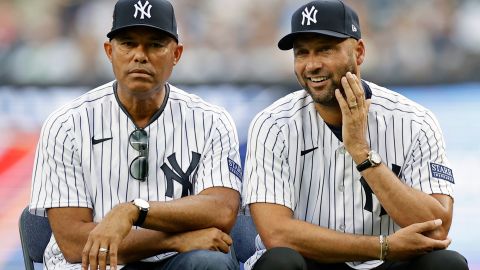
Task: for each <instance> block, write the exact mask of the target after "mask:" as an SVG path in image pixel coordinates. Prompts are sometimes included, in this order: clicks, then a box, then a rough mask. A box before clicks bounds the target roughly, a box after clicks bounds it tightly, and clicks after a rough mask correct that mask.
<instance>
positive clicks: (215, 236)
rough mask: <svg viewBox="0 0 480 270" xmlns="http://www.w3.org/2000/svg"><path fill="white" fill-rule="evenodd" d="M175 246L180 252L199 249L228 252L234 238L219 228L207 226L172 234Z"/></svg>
mask: <svg viewBox="0 0 480 270" xmlns="http://www.w3.org/2000/svg"><path fill="white" fill-rule="evenodd" d="M172 241H173V248H174V250H176V251H178V252H188V251H192V250H197V249H204V250H214V251H221V252H223V253H228V251H229V250H230V246H231V245H232V243H233V240H232V238H231V237H230V236H229V235H228V234H226V233H224V232H222V231H221V230H219V229H217V228H207V229H202V230H196V231H191V232H184V233H179V234H176V235H173V236H172Z"/></svg>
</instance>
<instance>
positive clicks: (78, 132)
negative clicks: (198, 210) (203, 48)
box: [30, 82, 241, 269]
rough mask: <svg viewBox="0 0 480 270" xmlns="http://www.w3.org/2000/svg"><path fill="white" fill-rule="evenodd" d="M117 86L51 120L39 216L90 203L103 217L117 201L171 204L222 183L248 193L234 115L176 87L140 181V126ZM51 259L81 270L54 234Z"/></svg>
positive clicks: (41, 158) (42, 152)
mask: <svg viewBox="0 0 480 270" xmlns="http://www.w3.org/2000/svg"><path fill="white" fill-rule="evenodd" d="M115 88H116V83H114V82H111V83H108V84H105V85H103V86H100V87H98V88H96V89H94V90H91V91H90V92H88V93H86V94H84V95H82V96H80V97H79V98H77V99H76V100H74V101H73V102H70V103H69V104H66V105H65V106H63V107H62V108H60V109H58V110H57V111H55V112H54V113H52V114H51V115H50V116H49V117H48V119H47V120H46V122H45V124H44V126H43V128H42V131H41V135H40V140H39V143H38V146H37V152H36V159H35V165H34V171H33V177H32V193H31V202H30V211H31V212H32V213H34V214H37V215H45V214H46V213H45V209H48V208H52V207H87V208H92V209H93V211H94V221H95V222H98V221H100V220H101V219H102V218H103V217H104V216H105V215H106V214H107V212H108V211H109V210H110V209H112V208H113V206H115V205H116V204H118V203H122V202H128V201H131V200H133V199H135V198H143V199H145V200H149V201H169V200H174V199H178V198H181V197H183V196H185V195H187V194H198V193H199V192H201V191H202V190H204V189H206V188H209V187H216V186H221V187H228V188H232V189H235V190H237V191H240V187H241V168H240V166H239V165H237V164H240V156H239V153H238V147H239V146H238V145H239V144H238V137H237V133H236V129H235V125H234V123H233V121H232V119H231V117H230V115H229V114H228V113H227V112H226V111H225V110H224V109H222V108H220V107H217V106H213V105H211V104H208V103H206V102H205V101H203V100H202V99H200V98H199V97H197V96H195V95H192V94H187V93H186V92H184V91H182V90H180V89H178V88H176V87H174V86H172V85H169V84H167V85H166V90H167V92H166V99H165V100H166V101H165V102H164V104H163V105H162V107H161V108H160V109H159V110H158V111H157V113H155V115H154V116H153V117H152V119H151V121H150V123H149V124H148V126H147V127H145V128H144V130H145V131H146V132H147V134H148V135H149V150H148V162H149V166H148V167H149V169H148V170H149V173H148V178H147V180H146V181H144V182H142V181H138V180H136V179H134V178H133V177H132V176H131V175H130V173H129V167H130V164H131V162H132V161H133V160H134V159H135V158H136V157H137V156H139V151H137V150H135V149H134V148H133V147H132V146H131V145H130V144H129V135H130V134H131V133H132V132H133V131H134V130H135V129H136V126H135V124H134V123H133V122H132V120H131V119H130V117H129V115H128V113H127V111H126V110H125V108H123V107H122V105H120V103H119V102H118V97H117V95H116V91H115V90H114V89H115ZM172 254H173V253H168V254H163V255H159V256H156V257H157V258H151V259H157V260H158V259H161V258H165V257H166V256H169V255H172ZM44 257H45V258H44V259H45V260H44V261H45V262H44V265H45V267H48V269H54V268H55V267H59V268H61V269H80V265H79V264H75V265H73V264H68V263H67V262H66V261H65V258H64V257H63V255H62V254H61V252H60V250H59V248H58V245H57V244H56V242H55V239H54V237H53V236H52V239H51V241H50V243H49V245H48V246H47V249H46V251H45V255H44ZM55 269H57V268H55Z"/></svg>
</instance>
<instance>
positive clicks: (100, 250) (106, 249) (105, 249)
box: [98, 247, 108, 252]
mask: <svg viewBox="0 0 480 270" xmlns="http://www.w3.org/2000/svg"><path fill="white" fill-rule="evenodd" d="M98 252H108V248H104V247H101V248H99V249H98Z"/></svg>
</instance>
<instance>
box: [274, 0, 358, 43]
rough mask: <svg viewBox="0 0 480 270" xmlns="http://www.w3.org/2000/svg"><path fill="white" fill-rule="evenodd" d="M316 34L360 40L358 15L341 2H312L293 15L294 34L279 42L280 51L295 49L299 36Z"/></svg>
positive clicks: (324, 0)
mask: <svg viewBox="0 0 480 270" xmlns="http://www.w3.org/2000/svg"><path fill="white" fill-rule="evenodd" d="M302 33H316V34H321V35H327V36H332V37H337V38H349V37H351V38H354V39H357V40H358V39H360V38H361V36H362V35H361V33H360V23H359V22H358V16H357V13H356V12H355V11H354V10H353V9H352V8H350V7H349V6H347V5H346V4H345V3H343V2H342V1H340V0H320V1H312V2H310V3H308V4H305V5H303V6H301V7H300V8H299V9H297V10H296V11H295V12H294V13H293V15H292V32H291V33H290V34H288V35H286V36H284V37H283V38H282V39H280V41H279V42H278V48H280V50H290V49H292V48H293V41H294V39H295V37H296V36H297V35H298V34H302Z"/></svg>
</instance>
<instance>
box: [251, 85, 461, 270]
mask: <svg viewBox="0 0 480 270" xmlns="http://www.w3.org/2000/svg"><path fill="white" fill-rule="evenodd" d="M363 86H364V88H365V90H366V92H367V95H368V94H369V93H371V94H372V96H371V100H372V103H371V106H370V109H369V113H368V128H367V133H368V134H367V140H368V143H369V145H370V147H371V149H373V150H375V151H377V152H378V153H379V154H380V155H381V157H382V160H383V162H384V163H385V164H386V165H387V166H388V167H389V168H391V169H392V171H393V172H394V173H396V174H397V175H398V176H399V179H400V181H402V182H403V183H405V184H406V185H408V186H410V187H412V188H414V189H417V190H421V191H423V192H425V193H427V194H433V193H439V194H447V195H450V196H452V192H453V190H452V189H453V174H452V171H451V170H450V169H449V168H448V166H449V164H448V161H447V158H446V154H445V144H444V140H443V136H442V133H441V130H440V127H439V125H438V123H437V120H436V119H435V117H434V116H433V114H432V113H431V112H430V111H429V110H427V109H425V108H423V107H422V106H420V105H418V104H416V103H414V102H413V101H410V100H408V99H407V98H405V97H403V96H401V95H400V94H397V93H395V92H393V91H390V90H388V89H385V88H382V87H380V86H377V85H375V84H373V83H370V82H363ZM244 179H245V181H244V187H243V196H244V204H245V205H247V204H251V203H256V202H268V203H275V204H280V205H283V206H286V207H288V208H290V209H292V211H293V212H294V217H295V218H296V219H299V220H303V221H307V222H309V223H312V224H315V225H319V226H322V227H325V228H329V229H332V230H337V231H339V232H345V233H352V234H360V235H380V234H391V233H394V232H395V231H397V230H398V229H399V228H400V227H399V226H398V225H397V224H395V222H394V221H393V219H392V218H390V217H389V216H388V215H387V214H386V212H385V210H384V209H383V208H382V206H381V205H380V203H379V201H378V200H377V199H376V197H375V195H374V194H372V191H371V189H370V187H369V186H368V184H367V183H366V181H365V180H364V179H362V178H361V174H360V173H359V172H358V171H357V169H356V164H355V163H354V162H353V159H352V157H351V156H350V155H349V154H348V152H346V150H345V147H344V145H343V143H342V141H341V140H339V139H338V138H337V137H336V135H335V134H334V132H332V130H331V129H330V127H329V126H328V125H327V124H325V122H324V121H323V120H322V118H321V117H320V115H319V114H318V113H317V111H316V110H315V107H314V102H313V100H312V98H311V97H310V95H309V94H308V93H307V92H306V91H304V90H300V91H297V92H294V93H292V94H289V95H287V96H285V97H284V98H282V99H280V100H278V101H276V102H275V103H274V104H272V105H271V106H269V107H268V108H266V109H265V110H263V111H262V112H260V113H259V114H258V115H257V116H256V117H255V118H254V120H253V121H252V123H251V125H250V130H249V141H248V150H247V158H246V163H245V175H244ZM257 239H258V237H257ZM264 251H265V247H264V246H263V244H262V243H261V242H259V243H257V253H256V254H254V255H253V256H252V257H251V258H250V259H249V260H248V261H247V262H246V264H245V266H246V269H250V267H252V265H253V264H254V263H255V261H256V260H257V259H258V258H259V257H260V256H261V255H262V254H263V253H264ZM347 264H348V265H349V266H350V267H352V268H356V269H371V268H373V267H376V266H378V265H380V264H381V261H367V262H348V263H347Z"/></svg>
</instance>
